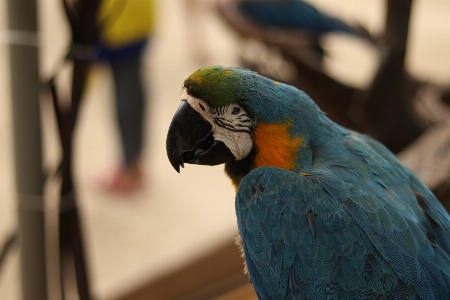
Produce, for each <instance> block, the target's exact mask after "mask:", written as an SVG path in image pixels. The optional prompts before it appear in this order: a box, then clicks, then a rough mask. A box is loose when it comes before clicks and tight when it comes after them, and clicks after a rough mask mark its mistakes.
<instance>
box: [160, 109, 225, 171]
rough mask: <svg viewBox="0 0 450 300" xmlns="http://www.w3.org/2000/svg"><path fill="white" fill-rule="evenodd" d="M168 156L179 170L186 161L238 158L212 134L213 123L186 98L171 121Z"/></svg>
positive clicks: (210, 161)
mask: <svg viewBox="0 0 450 300" xmlns="http://www.w3.org/2000/svg"><path fill="white" fill-rule="evenodd" d="M166 150H167V156H168V158H169V161H170V163H171V164H172V166H173V167H174V168H175V170H176V171H177V172H180V166H182V167H184V163H185V162H186V163H194V164H206V165H217V164H221V163H224V162H226V161H228V160H230V159H234V156H233V154H232V153H231V151H230V150H229V149H228V148H227V147H226V146H225V144H224V143H222V142H220V141H215V140H214V138H213V136H212V126H211V124H210V123H209V122H208V121H207V120H206V119H205V118H203V117H202V115H200V114H199V113H198V112H197V111H195V110H194V109H193V108H192V107H191V105H190V104H189V103H188V102H187V101H182V103H181V105H180V107H178V110H177V111H176V113H175V115H174V116H173V119H172V122H171V123H170V127H169V132H168V133H167V140H166Z"/></svg>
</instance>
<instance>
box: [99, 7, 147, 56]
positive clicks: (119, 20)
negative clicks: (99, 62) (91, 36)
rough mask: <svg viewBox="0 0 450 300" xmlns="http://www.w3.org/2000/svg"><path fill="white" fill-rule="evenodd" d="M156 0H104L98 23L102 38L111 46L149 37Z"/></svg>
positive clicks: (119, 46) (124, 45)
mask: <svg viewBox="0 0 450 300" xmlns="http://www.w3.org/2000/svg"><path fill="white" fill-rule="evenodd" d="M153 14H154V1H152V0H102V2H101V3H100V7H99V14H98V25H99V37H100V40H101V41H102V42H103V43H104V44H105V45H107V46H108V47H111V48H121V47H126V46H128V45H130V44H133V43H136V42H139V41H143V40H145V39H147V37H148V36H149V34H150V33H151V32H152V30H153V27H154V20H155V18H154V15H153Z"/></svg>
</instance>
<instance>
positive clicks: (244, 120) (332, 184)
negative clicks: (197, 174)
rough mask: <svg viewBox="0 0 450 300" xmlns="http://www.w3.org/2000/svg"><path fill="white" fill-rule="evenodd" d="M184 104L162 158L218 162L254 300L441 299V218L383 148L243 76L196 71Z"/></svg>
mask: <svg viewBox="0 0 450 300" xmlns="http://www.w3.org/2000/svg"><path fill="white" fill-rule="evenodd" d="M181 100H182V101H181V105H180V107H179V108H178V110H177V112H176V113H175V115H174V117H173V120H172V122H171V124H170V127H169V131H168V135H167V140H166V147H167V155H168V158H169V160H170V162H171V164H172V166H173V167H174V168H175V169H176V170H177V171H178V172H179V171H180V166H182V167H183V166H184V163H190V164H202V165H217V164H221V163H225V171H226V173H227V174H228V176H229V177H230V178H231V180H232V183H233V184H234V186H235V187H236V190H237V194H236V199H235V207H236V215H237V223H238V229H239V235H240V237H239V240H240V244H241V247H242V252H243V256H244V258H245V263H246V269H247V271H248V274H249V277H250V280H251V282H252V284H253V287H254V289H255V291H256V294H257V296H258V298H259V299H264V300H266V299H449V291H450V256H449V254H450V218H449V215H448V214H447V212H446V211H445V209H444V208H443V206H442V205H441V204H440V203H439V201H438V200H437V199H436V197H435V196H434V195H433V194H432V192H431V191H430V190H429V189H428V188H427V187H426V186H425V184H424V183H422V182H421V181H420V180H419V179H418V178H417V177H416V176H414V175H413V174H412V173H411V172H410V171H409V170H408V169H407V168H406V167H405V166H403V165H402V163H401V162H400V161H399V160H398V159H397V158H396V157H395V156H394V155H393V154H392V153H391V152H390V151H389V150H387V148H385V147H384V146H383V145H381V144H380V143H378V142H377V141H375V140H374V139H372V138H370V137H369V136H367V135H363V134H360V133H357V132H355V131H352V130H349V129H346V128H344V127H341V126H340V125H338V124H336V123H334V122H333V121H331V120H330V119H328V118H327V117H326V115H325V114H324V113H323V112H321V111H320V109H319V108H318V107H317V105H316V104H315V103H314V102H313V100H312V99H311V98H309V97H308V96H307V95H306V94H305V93H303V92H302V91H300V90H298V89H296V88H295V87H292V86H289V85H286V84H283V83H280V82H276V81H273V80H271V79H268V78H265V77H262V76H260V75H258V74H256V73H254V72H252V71H249V70H245V69H240V68H232V67H223V66H212V67H207V68H203V69H199V70H198V71H196V72H194V73H193V74H192V75H190V76H189V77H188V78H187V79H186V80H185V81H184V86H183V90H182V95H181Z"/></svg>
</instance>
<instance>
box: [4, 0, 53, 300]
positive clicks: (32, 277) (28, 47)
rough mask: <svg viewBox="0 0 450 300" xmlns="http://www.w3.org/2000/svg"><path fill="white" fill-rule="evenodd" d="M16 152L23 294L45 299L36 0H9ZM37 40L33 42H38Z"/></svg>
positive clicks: (29, 298)
mask: <svg viewBox="0 0 450 300" xmlns="http://www.w3.org/2000/svg"><path fill="white" fill-rule="evenodd" d="M6 3H7V4H6V5H7V15H8V27H9V32H10V35H11V36H14V37H15V38H13V39H12V41H11V43H10V45H9V61H10V74H11V98H12V113H13V126H14V156H15V169H16V189H17V195H18V221H19V242H20V248H21V255H20V257H21V260H20V262H21V274H22V295H23V299H24V300H41V299H42V300H45V299H47V296H48V291H47V272H46V260H45V238H44V212H43V182H44V178H43V174H42V149H41V132H40V127H41V120H40V107H39V90H40V84H39V66H38V59H39V57H38V48H37V6H36V0H14V1H7V2H6ZM33 41H34V42H33Z"/></svg>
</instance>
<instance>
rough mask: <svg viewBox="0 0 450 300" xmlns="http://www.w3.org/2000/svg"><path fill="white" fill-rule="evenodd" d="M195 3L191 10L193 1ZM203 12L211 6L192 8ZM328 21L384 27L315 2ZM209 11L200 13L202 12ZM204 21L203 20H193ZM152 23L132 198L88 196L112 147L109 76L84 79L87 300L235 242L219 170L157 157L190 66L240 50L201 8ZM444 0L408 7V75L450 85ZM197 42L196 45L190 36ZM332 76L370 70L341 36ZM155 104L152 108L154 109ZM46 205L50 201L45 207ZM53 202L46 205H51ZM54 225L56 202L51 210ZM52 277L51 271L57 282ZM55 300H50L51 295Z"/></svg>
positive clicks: (49, 128)
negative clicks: (142, 179)
mask: <svg viewBox="0 0 450 300" xmlns="http://www.w3.org/2000/svg"><path fill="white" fill-rule="evenodd" d="M193 1H195V0H191V1H189V2H193ZM197 2H198V3H201V4H205V5H206V4H208V3H209V2H210V0H197ZM311 2H314V3H316V4H317V5H319V6H320V7H321V8H323V9H325V10H328V11H329V12H336V14H339V15H342V16H343V17H344V18H346V19H348V20H356V21H358V22H359V23H361V24H363V25H366V26H367V27H368V28H369V29H371V30H373V31H377V30H379V29H380V28H381V26H382V23H383V18H382V17H381V16H382V13H383V5H382V3H381V2H382V1H376V0H352V1H346V2H345V5H343V4H342V2H339V1H333V0H315V1H311ZM4 4H5V1H0V28H1V29H3V28H5V16H4V13H3V11H4ZM39 4H40V9H39V12H40V15H41V16H42V18H41V21H40V28H41V30H42V47H41V65H42V74H43V76H45V75H48V74H50V73H51V71H52V69H53V68H54V67H55V66H56V65H57V62H58V58H59V57H61V55H62V53H63V52H64V49H65V45H66V41H67V28H66V25H65V23H64V22H65V21H64V17H63V16H62V12H61V10H60V7H59V5H60V1H58V0H41V1H40V2H39ZM206 6H207V5H206ZM200 15H202V16H201V17H199V16H200ZM159 16H160V19H159V21H160V22H159V23H160V26H159V28H158V30H157V33H156V35H155V37H154V42H153V44H152V47H151V49H150V51H149V52H148V56H147V61H146V70H147V72H146V75H147V79H146V80H147V82H148V84H147V87H148V92H149V106H151V108H150V107H148V117H147V124H146V128H147V134H146V140H147V148H146V151H145V155H144V165H145V171H146V173H147V175H148V176H147V178H146V184H145V188H144V189H143V190H142V191H140V192H139V193H137V194H136V195H133V196H130V197H123V196H118V195H110V194H106V193H104V192H100V191H99V190H97V189H96V188H95V184H94V181H95V179H96V178H97V177H98V176H99V175H102V174H105V172H108V171H110V170H111V168H112V167H114V165H115V163H116V159H117V157H118V155H119V153H118V150H117V148H118V141H117V135H116V131H115V127H114V126H115V123H114V120H113V108H112V101H111V97H112V94H111V79H110V77H109V73H108V72H107V70H106V69H105V68H104V67H101V66H99V67H97V68H96V69H95V70H94V72H93V73H92V76H91V78H90V80H89V87H88V91H87V96H86V99H85V101H84V104H83V107H82V111H81V114H80V120H79V127H78V130H77V137H76V152H75V162H76V169H75V172H76V182H77V187H78V191H79V195H80V197H79V199H80V208H81V213H82V219H83V220H84V223H83V229H84V233H85V239H86V250H87V255H88V261H89V271H90V275H91V279H92V287H93V293H94V295H95V296H96V297H97V298H98V299H110V298H112V297H113V296H114V295H117V294H121V293H123V292H125V291H127V290H129V289H132V288H133V287H134V286H136V285H139V284H140V283H143V282H145V281H147V280H149V279H151V278H156V277H157V276H159V275H161V274H163V273H165V272H168V271H170V270H173V269H174V268H177V267H179V266H181V265H182V264H184V263H187V262H188V261H190V260H192V259H193V258H194V257H197V256H199V255H201V254H202V253H205V252H206V251H208V250H211V249H213V248H214V247H215V246H216V245H217V244H219V243H220V242H222V241H223V240H226V239H231V238H232V237H233V236H234V235H235V234H236V224H235V223H236V220H235V214H234V201H233V199H234V192H233V189H232V187H231V185H230V182H229V180H228V179H227V178H226V176H225V175H224V173H223V167H221V166H218V167H212V168H211V167H201V166H191V165H188V166H187V167H186V168H185V169H183V170H182V172H181V174H177V173H176V172H175V171H174V170H173V169H172V167H171V165H170V164H169V162H168V160H167V157H166V153H165V136H166V133H167V129H168V126H169V123H170V120H171V117H172V115H173V113H174V112H175V110H176V108H177V106H178V105H179V95H180V90H181V85H182V82H183V80H184V78H185V77H187V76H188V75H189V74H190V73H192V72H193V71H195V70H196V69H197V68H199V67H201V66H205V65H210V64H224V65H236V64H237V60H236V54H237V53H238V52H239V46H238V42H237V40H236V39H235V37H234V35H233V34H231V33H230V32H229V31H228V30H227V27H226V26H225V25H224V24H223V23H222V22H220V21H218V20H217V19H216V18H215V17H214V15H213V14H211V13H210V12H209V11H208V8H207V7H206V8H203V9H200V11H198V10H197V11H196V10H190V11H189V10H186V9H185V6H184V2H183V1H181V0H164V1H160V14H159ZM449 16H450V2H448V1H447V0H417V1H415V6H414V11H413V18H412V23H413V25H412V34H411V40H410V41H411V47H410V49H411V52H410V56H409V57H408V66H409V68H410V70H411V71H412V72H413V73H414V74H415V75H416V76H419V77H420V78H423V79H430V80H434V81H439V82H448V81H449V80H450V17H449ZM195 33H197V36H196V35H195ZM326 45H327V49H328V50H329V52H330V53H331V56H330V60H329V67H330V70H331V72H332V74H334V75H335V76H339V77H340V78H342V79H343V80H346V81H348V82H352V83H355V84H358V85H360V86H362V85H364V84H365V83H366V82H367V81H368V80H369V79H370V77H371V75H372V73H373V70H374V66H375V65H376V55H375V53H374V52H373V51H370V50H368V48H367V46H365V45H362V44H360V43H358V42H355V41H349V40H348V39H346V38H330V39H329V40H328V41H327V44H326ZM0 66H1V67H0V87H1V88H0V97H1V98H3V99H5V100H4V101H0V140H1V141H2V145H4V146H2V147H1V148H0V149H1V151H0V242H1V241H2V240H3V238H4V237H5V236H6V234H7V233H8V232H10V231H11V230H13V228H14V227H15V226H16V217H15V213H16V208H15V202H14V201H15V192H14V182H13V176H12V174H13V163H12V155H13V149H12V137H11V134H12V132H11V119H10V101H9V93H8V84H9V81H8V80H9V79H8V73H7V70H8V69H7V56H6V47H5V45H4V44H1V45H0ZM150 102H151V103H150ZM44 113H45V122H43V123H44V124H43V128H44V130H45V149H46V150H45V153H46V154H45V157H44V161H45V162H46V165H49V166H53V165H54V163H55V162H56V161H57V158H58V155H59V151H58V149H57V147H56V146H55V145H56V141H55V138H54V136H55V130H54V124H53V123H52V122H53V121H52V118H51V117H49V115H48V109H47V108H46V107H45V106H44ZM49 201H50V203H54V200H52V199H50V200H49ZM52 201H53V202H52ZM48 213H49V215H51V216H54V215H55V210H54V205H50V206H49V210H48ZM18 264H19V260H18V254H17V251H15V252H14V253H11V255H10V256H9V257H8V261H7V264H6V266H5V269H4V270H2V271H3V272H1V273H0V299H11V300H15V299H20V296H19V295H20V292H19V283H18V282H19V281H18V279H19V276H18ZM54 275H55V274H53V276H54ZM52 299H58V298H57V296H53V297H52Z"/></svg>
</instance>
